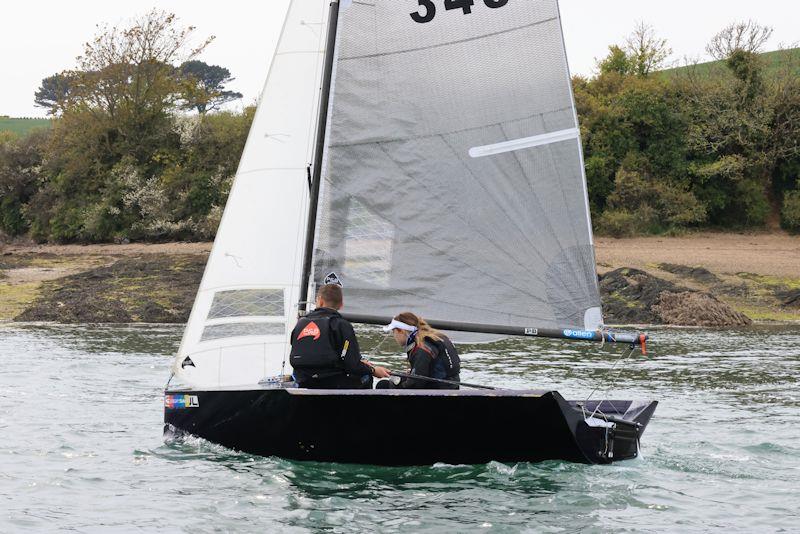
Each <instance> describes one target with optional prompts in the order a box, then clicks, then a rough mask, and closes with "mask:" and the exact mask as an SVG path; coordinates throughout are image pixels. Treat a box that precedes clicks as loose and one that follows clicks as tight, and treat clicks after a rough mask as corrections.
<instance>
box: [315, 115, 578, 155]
mask: <svg viewBox="0 0 800 534" xmlns="http://www.w3.org/2000/svg"><path fill="white" fill-rule="evenodd" d="M564 111H569V112H572V107H566V108H559V109H554V110H552V111H545V112H542V113H534V114H533V115H527V116H525V117H519V118H517V119H509V120H506V121H501V122H492V123H489V124H481V125H479V126H471V127H469V128H462V129H460V130H450V131H448V132H437V133H432V134H426V135H415V136H414V137H398V138H395V139H382V140H373V141H359V142H357V143H336V144H331V145H330V147H332V148H339V147H353V146H363V145H372V144H382V143H402V142H404V141H416V140H418V139H430V138H432V137H439V136H442V135H454V134H460V133H465V132H473V131H475V130H482V129H485V128H491V127H492V126H502V125H504V124H510V123H514V122H522V121H527V120H531V119H535V118H536V117H542V118H544V116H545V115H555V114H556V113H561V112H564Z"/></svg>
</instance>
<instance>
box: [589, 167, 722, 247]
mask: <svg viewBox="0 0 800 534" xmlns="http://www.w3.org/2000/svg"><path fill="white" fill-rule="evenodd" d="M647 167H648V163H647V160H646V159H645V158H642V157H641V156H639V157H638V158H637V157H633V156H631V157H628V158H627V159H626V161H625V162H624V163H623V165H622V167H621V168H620V170H619V172H618V173H617V177H616V181H615V188H614V192H613V193H612V195H611V197H610V198H609V202H608V209H607V210H606V211H605V212H604V213H603V214H602V215H601V217H600V219H599V221H598V227H599V229H600V230H601V231H602V232H605V233H609V234H611V235H613V236H616V237H621V236H624V235H633V234H653V233H663V232H665V231H667V230H670V229H674V228H685V227H688V226H693V225H698V224H700V223H702V222H703V221H704V220H705V217H706V211H705V207H704V206H703V205H702V203H701V202H700V201H699V200H698V199H697V198H696V197H695V196H694V195H693V194H692V193H691V192H690V191H688V190H687V189H686V187H685V186H681V185H678V184H675V183H673V182H671V181H670V180H666V179H658V178H655V177H654V176H653V175H652V174H650V172H649V171H648V170H647Z"/></svg>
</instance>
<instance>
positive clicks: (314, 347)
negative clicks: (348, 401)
mask: <svg viewBox="0 0 800 534" xmlns="http://www.w3.org/2000/svg"><path fill="white" fill-rule="evenodd" d="M343 304H344V298H343V295H342V288H341V287H340V286H338V285H336V284H327V285H324V286H322V287H321V288H320V290H319V292H318V293H317V307H316V309H315V310H314V311H312V312H310V313H309V314H307V315H306V316H305V317H301V318H300V320H298V321H297V325H296V326H295V327H294V330H293V331H292V337H291V343H292V350H291V352H290V354H289V363H291V364H292V367H293V368H294V377H295V380H296V381H297V384H298V385H299V386H300V387H301V388H310V389H369V388H371V387H372V377H373V376H374V377H377V378H386V377H388V376H389V371H388V370H387V369H385V368H383V367H379V366H374V365H372V364H371V363H369V362H368V361H366V360H362V359H361V351H360V350H359V348H358V340H357V339H356V334H355V331H354V330H353V325H351V324H350V323H349V322H348V321H347V320H346V319H345V318H344V317H342V316H341V314H339V310H340V309H341V308H342V305H343Z"/></svg>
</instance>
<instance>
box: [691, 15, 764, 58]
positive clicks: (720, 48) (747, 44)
mask: <svg viewBox="0 0 800 534" xmlns="http://www.w3.org/2000/svg"><path fill="white" fill-rule="evenodd" d="M772 31H773V30H772V28H770V27H769V26H762V25H760V24H758V23H756V22H754V21H752V20H748V21H747V22H736V23H733V24H731V25H729V26H727V27H725V28H724V29H723V30H722V31H720V32H719V33H718V34H717V35H715V36H714V38H713V39H711V42H710V43H708V45H707V46H706V51H707V52H708V53H709V54H710V55H711V57H713V58H714V59H716V60H719V61H727V60H728V58H730V57H731V56H732V55H733V54H734V53H735V52H746V53H748V54H757V53H759V52H760V51H761V49H762V48H763V47H764V45H765V44H766V43H767V41H769V39H770V38H771V37H772Z"/></svg>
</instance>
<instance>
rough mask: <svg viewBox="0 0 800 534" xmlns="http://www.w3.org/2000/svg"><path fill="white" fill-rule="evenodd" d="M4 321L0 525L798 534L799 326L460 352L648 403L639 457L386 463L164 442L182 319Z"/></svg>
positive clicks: (523, 378)
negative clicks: (639, 346)
mask: <svg viewBox="0 0 800 534" xmlns="http://www.w3.org/2000/svg"><path fill="white" fill-rule="evenodd" d="M0 329H1V330H0V355H2V358H3V362H2V363H3V374H2V375H1V376H2V386H3V387H2V388H0V428H2V432H3V439H2V443H0V447H2V449H0V481H2V484H0V501H1V502H3V507H2V509H3V513H2V514H0V531H2V532H7V531H8V532H14V531H21V530H28V531H50V530H56V529H62V530H74V531H120V532H127V531H131V530H140V531H157V530H158V531H191V532H217V531H236V532H264V531H269V532H317V531H333V532H366V531H376V530H379V531H382V532H409V531H425V532H464V531H472V532H482V531H486V532H612V531H613V532H617V531H635V532H665V531H669V532H676V531H680V532H707V531H709V530H719V531H725V532H729V531H730V532H769V531H780V530H781V529H783V530H784V531H797V523H796V505H797V490H796V486H797V484H796V480H797V473H798V465H797V460H796V458H797V457H798V454H800V448H798V443H800V414H799V413H798V410H797V408H798V400H797V399H798V394H797V384H798V382H799V381H800V329H784V330H773V329H745V330H740V331H703V330H690V331H671V330H664V331H660V330H657V331H656V332H654V335H653V338H654V342H653V344H652V346H651V355H650V357H648V358H646V359H645V358H639V357H637V358H636V359H634V360H632V361H630V362H628V363H627V364H626V365H625V367H624V370H623V372H622V373H620V372H619V369H618V368H615V367H614V365H613V364H614V361H615V360H616V358H617V355H618V352H617V351H615V350H614V349H613V348H612V347H609V346H606V347H603V348H602V349H599V348H593V349H591V350H588V349H587V351H584V350H579V349H577V348H576V346H574V345H570V346H569V347H568V349H567V350H565V349H564V345H563V344H559V343H555V342H552V343H551V342H548V341H545V342H540V343H535V344H529V342H527V341H504V342H502V343H497V344H490V345H475V346H473V347H466V348H465V353H466V354H468V357H466V358H465V369H464V376H465V378H466V377H468V379H469V380H470V381H473V382H484V383H487V384H504V385H513V386H514V387H520V388H541V387H544V388H554V389H558V390H559V391H561V392H562V393H564V394H565V395H566V396H572V397H574V398H585V396H586V395H587V393H588V392H589V391H590V390H592V389H594V387H595V386H597V385H598V384H600V385H601V387H600V388H599V389H598V391H597V393H596V396H598V397H604V398H610V397H617V398H621V397H622V396H626V397H627V396H630V397H633V398H654V399H657V400H659V401H660V402H661V404H660V406H659V408H658V410H657V412H656V416H655V418H654V419H653V422H652V424H651V425H650V427H649V428H648V430H647V433H646V434H645V437H644V440H643V451H642V452H643V458H640V459H637V460H634V461H630V462H624V463H621V464H616V465H614V466H585V465H577V464H568V463H564V462H544V463H541V464H526V463H520V464H510V465H509V464H503V463H496V462H492V463H489V464H486V465H478V466H464V465H444V464H437V465H434V466H428V467H399V468H398V467H393V468H388V467H375V466H352V465H337V464H321V463H304V462H291V461H286V460H281V459H276V458H261V457H257V456H252V455H248V454H243V453H238V452H235V451H231V450H229V449H225V448H224V447H221V446H219V445H216V444H213V443H209V442H207V441H205V440H202V439H198V438H193V437H181V438H176V439H174V440H169V441H168V442H166V443H164V442H163V440H162V435H161V434H162V433H161V416H162V414H161V410H162V407H161V406H162V400H161V397H160V395H161V388H162V387H163V384H164V382H165V378H166V369H167V367H168V365H169V355H170V354H171V353H172V352H173V351H174V350H175V347H176V345H177V343H178V342H179V339H180V334H181V330H180V329H179V328H162V327H158V328H155V329H150V328H146V327H142V328H127V327H125V328H121V329H120V328H115V327H85V326H83V327H81V326H76V327H64V328H62V327H43V326H37V327H29V326H17V325H11V326H8V325H6V326H0ZM382 339H383V337H382V336H376V335H371V334H366V335H365V336H364V338H363V346H364V349H365V351H370V350H371V348H372V347H375V346H376V345H378V344H379V343H380V341H381V340H382ZM388 345H389V344H388V343H387V344H384V345H383V346H382V350H379V351H377V354H378V355H379V357H380V358H381V359H382V360H385V361H389V362H394V363H395V364H397V363H398V362H400V361H401V360H400V359H399V358H398V357H397V355H396V353H393V352H392V351H391V350H390V349H389V347H388ZM45 357H46V361H47V365H32V364H31V362H38V361H41V360H42V358H45ZM521 424H525V422H521ZM76 496H80V498H77V497H76Z"/></svg>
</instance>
